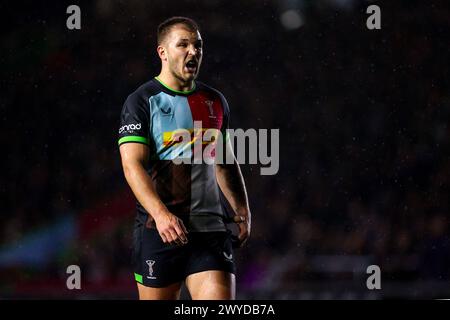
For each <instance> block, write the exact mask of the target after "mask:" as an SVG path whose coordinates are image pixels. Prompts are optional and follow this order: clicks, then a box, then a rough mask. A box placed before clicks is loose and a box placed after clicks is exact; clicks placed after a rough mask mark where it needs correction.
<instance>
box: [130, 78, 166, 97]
mask: <svg viewBox="0 0 450 320" xmlns="http://www.w3.org/2000/svg"><path fill="white" fill-rule="evenodd" d="M160 92H161V87H160V86H159V85H158V82H157V81H156V80H155V79H151V80H149V81H147V82H145V83H143V84H142V85H140V86H139V87H138V88H137V89H136V90H134V91H133V92H132V93H131V94H130V95H129V96H128V99H130V100H138V99H145V100H146V99H148V98H149V97H151V96H154V95H157V94H158V93H160Z"/></svg>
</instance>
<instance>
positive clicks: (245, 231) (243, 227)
mask: <svg viewBox="0 0 450 320" xmlns="http://www.w3.org/2000/svg"><path fill="white" fill-rule="evenodd" d="M250 220H251V219H250V216H248V215H235V216H234V217H233V221H234V222H235V223H237V224H238V227H239V236H238V239H239V247H240V248H242V247H243V246H244V245H245V243H246V242H247V240H248V238H249V237H250V230H251V221H250Z"/></svg>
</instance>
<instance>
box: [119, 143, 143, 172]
mask: <svg viewBox="0 0 450 320" xmlns="http://www.w3.org/2000/svg"><path fill="white" fill-rule="evenodd" d="M119 150H120V157H121V159H122V165H123V166H124V167H127V166H129V165H133V164H142V165H144V166H145V165H146V164H147V162H148V159H149V147H148V146H147V145H146V144H142V143H132V142H131V143H124V144H121V145H120V147H119Z"/></svg>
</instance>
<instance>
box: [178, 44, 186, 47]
mask: <svg viewBox="0 0 450 320" xmlns="http://www.w3.org/2000/svg"><path fill="white" fill-rule="evenodd" d="M178 46H179V47H187V44H186V43H180V44H179V45H178Z"/></svg>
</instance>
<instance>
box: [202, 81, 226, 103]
mask: <svg viewBox="0 0 450 320" xmlns="http://www.w3.org/2000/svg"><path fill="white" fill-rule="evenodd" d="M195 82H196V84H197V86H198V89H199V90H202V91H206V92H209V93H210V94H213V95H217V96H219V97H220V98H221V99H223V100H224V99H225V97H224V95H223V94H222V92H220V91H219V90H217V89H216V88H213V87H211V86H209V85H207V84H205V83H204V82H201V81H195Z"/></svg>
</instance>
